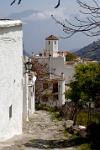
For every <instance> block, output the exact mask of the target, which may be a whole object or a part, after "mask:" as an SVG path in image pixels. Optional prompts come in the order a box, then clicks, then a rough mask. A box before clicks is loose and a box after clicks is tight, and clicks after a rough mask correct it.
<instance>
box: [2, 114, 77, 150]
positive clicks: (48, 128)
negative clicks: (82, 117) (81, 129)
mask: <svg viewBox="0 0 100 150" xmlns="http://www.w3.org/2000/svg"><path fill="white" fill-rule="evenodd" d="M50 116H51V115H50V114H49V113H48V112H46V111H36V112H35V113H34V115H33V117H32V118H31V119H30V121H29V122H25V123H24V125H23V134H22V135H21V136H15V137H14V138H13V139H10V140H8V141H6V142H3V143H0V150H46V149H47V150H75V148H73V147H71V142H70V141H68V139H67V137H65V136H64V128H63V122H62V121H58V120H57V121H56V120H55V121H54V120H52V119H51V117H50Z"/></svg>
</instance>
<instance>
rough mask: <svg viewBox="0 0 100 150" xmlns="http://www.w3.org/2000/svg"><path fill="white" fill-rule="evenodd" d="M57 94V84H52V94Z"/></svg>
mask: <svg viewBox="0 0 100 150" xmlns="http://www.w3.org/2000/svg"><path fill="white" fill-rule="evenodd" d="M56 92H58V82H55V83H53V93H56Z"/></svg>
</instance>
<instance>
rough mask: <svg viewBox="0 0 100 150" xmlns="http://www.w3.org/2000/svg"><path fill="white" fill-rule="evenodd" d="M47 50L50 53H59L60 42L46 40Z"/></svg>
mask: <svg viewBox="0 0 100 150" xmlns="http://www.w3.org/2000/svg"><path fill="white" fill-rule="evenodd" d="M45 49H46V50H49V51H53V52H54V51H58V40H46V41H45Z"/></svg>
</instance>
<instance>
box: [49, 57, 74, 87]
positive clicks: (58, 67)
mask: <svg viewBox="0 0 100 150" xmlns="http://www.w3.org/2000/svg"><path fill="white" fill-rule="evenodd" d="M74 68H75V65H74V64H65V60H64V57H61V56H59V57H50V59H49V70H50V72H53V71H54V73H55V74H57V75H61V73H64V76H65V82H66V84H68V83H69V81H70V80H71V79H72V78H73V75H74Z"/></svg>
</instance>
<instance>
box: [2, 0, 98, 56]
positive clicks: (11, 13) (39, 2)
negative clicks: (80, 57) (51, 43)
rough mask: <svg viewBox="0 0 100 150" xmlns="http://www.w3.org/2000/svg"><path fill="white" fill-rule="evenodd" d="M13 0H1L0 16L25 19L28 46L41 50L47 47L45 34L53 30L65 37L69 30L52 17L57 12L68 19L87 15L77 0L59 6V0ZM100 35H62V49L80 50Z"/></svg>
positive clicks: (26, 43) (52, 32)
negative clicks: (67, 37)
mask: <svg viewBox="0 0 100 150" xmlns="http://www.w3.org/2000/svg"><path fill="white" fill-rule="evenodd" d="M91 1H92V0H87V1H86V2H89V3H90V4H91ZM11 2H12V0H0V18H11V19H21V20H22V22H23V35H24V38H23V39H24V49H25V50H26V51H27V52H29V53H30V54H31V53H32V52H35V53H38V52H40V51H41V50H42V49H44V48H45V38H46V37H48V36H49V35H51V34H53V35H55V36H57V37H64V36H66V34H65V33H64V32H63V29H62V27H61V26H60V25H58V24H57V23H55V21H54V20H53V19H52V18H51V15H52V14H53V15H54V16H55V17H56V18H57V19H58V20H60V21H62V22H64V21H65V19H66V18H67V19H68V20H70V21H73V18H74V17H75V16H79V17H81V18H84V16H82V15H80V14H79V10H80V8H79V6H78V4H77V2H76V0H61V5H60V7H59V8H57V9H55V8H54V6H56V4H57V0H22V2H21V4H20V5H17V2H16V3H15V4H14V5H13V6H10V3H11ZM97 39H99V37H92V38H90V37H86V36H85V35H83V34H82V33H80V34H77V35H75V36H73V37H71V38H70V39H61V38H60V39H59V50H68V51H70V50H77V49H79V48H82V47H84V46H86V45H87V44H89V43H91V42H92V41H94V40H97Z"/></svg>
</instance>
